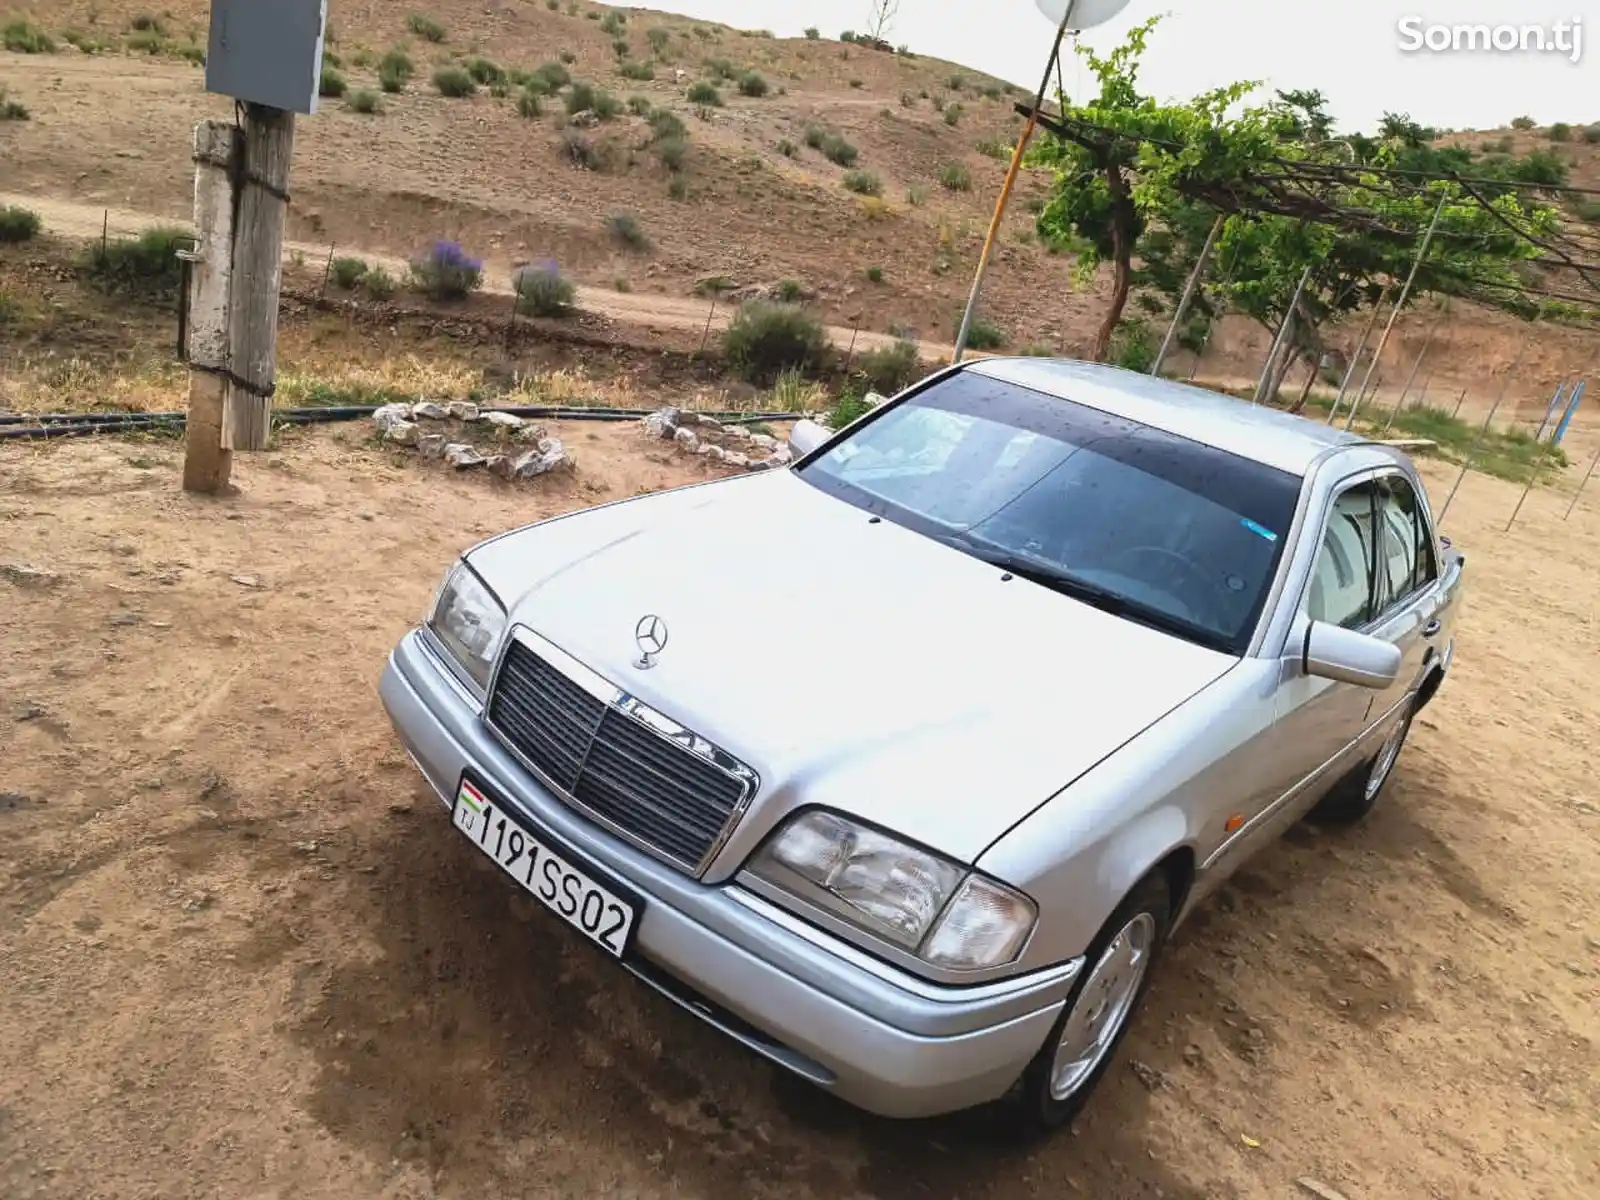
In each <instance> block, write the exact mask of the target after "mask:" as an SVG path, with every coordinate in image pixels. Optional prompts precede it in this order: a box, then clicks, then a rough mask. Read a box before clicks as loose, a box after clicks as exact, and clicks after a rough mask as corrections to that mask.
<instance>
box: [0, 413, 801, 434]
mask: <svg viewBox="0 0 1600 1200" xmlns="http://www.w3.org/2000/svg"><path fill="white" fill-rule="evenodd" d="M377 411H378V409H377V406H357V407H347V408H289V409H282V410H279V411H276V412H274V413H273V414H272V416H273V419H274V420H276V421H281V422H283V423H284V424H287V425H321V424H331V423H332V422H335V421H358V420H361V419H362V418H363V417H370V416H371V415H372V414H373V413H375V412H377ZM479 411H480V412H501V413H507V414H509V415H511V416H514V417H523V418H526V419H535V418H538V419H543V420H547V421H638V420H641V419H643V418H644V417H648V416H650V415H652V414H653V413H655V412H658V411H660V410H659V409H641V408H552V407H534V408H527V407H524V408H485V409H480V410H479ZM701 415H704V416H709V417H712V418H713V419H715V420H717V421H720V422H722V423H723V424H724V425H754V424H758V423H761V422H764V421H793V420H797V419H798V417H799V414H797V413H705V414H701ZM184 417H185V415H184V414H183V413H180V412H169V413H46V414H44V415H41V416H26V415H23V414H19V413H0V441H11V440H27V441H33V440H44V439H53V438H68V437H91V436H93V435H94V434H97V433H139V432H145V431H152V430H159V431H161V432H164V433H176V432H179V431H181V430H182V429H183V427H184ZM28 421H33V422H37V423H36V424H33V425H28V424H25V422H28Z"/></svg>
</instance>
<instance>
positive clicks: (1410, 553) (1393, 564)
mask: <svg viewBox="0 0 1600 1200" xmlns="http://www.w3.org/2000/svg"><path fill="white" fill-rule="evenodd" d="M1418 508H1419V505H1418V504H1417V494H1416V492H1414V491H1412V489H1411V484H1409V483H1408V482H1406V480H1404V479H1401V478H1399V477H1398V476H1388V477H1386V478H1384V479H1382V480H1380V481H1379V484H1378V524H1379V530H1380V536H1381V540H1380V542H1379V544H1378V546H1379V549H1378V567H1379V570H1378V575H1379V578H1378V589H1379V592H1380V593H1381V599H1380V600H1379V602H1378V610H1379V611H1380V612H1383V611H1385V610H1387V609H1388V608H1390V607H1392V606H1393V605H1396V604H1399V603H1401V602H1402V601H1404V600H1405V599H1406V597H1408V596H1410V595H1411V593H1412V592H1414V591H1416V590H1417V588H1418V587H1420V586H1421V584H1420V583H1419V582H1418V579H1417V522H1418V519H1419V516H1420V514H1419V512H1418Z"/></svg>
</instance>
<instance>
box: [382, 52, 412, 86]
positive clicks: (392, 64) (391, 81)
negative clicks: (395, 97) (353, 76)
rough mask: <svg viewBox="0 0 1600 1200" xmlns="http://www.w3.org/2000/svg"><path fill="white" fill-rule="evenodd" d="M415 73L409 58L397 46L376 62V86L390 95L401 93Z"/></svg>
mask: <svg viewBox="0 0 1600 1200" xmlns="http://www.w3.org/2000/svg"><path fill="white" fill-rule="evenodd" d="M416 72H417V68H416V64H415V63H413V62H412V61H411V56H410V55H409V54H407V53H406V52H405V51H404V50H402V49H400V48H399V47H398V46H397V47H395V48H394V49H393V50H390V51H389V52H388V53H387V54H385V55H384V56H383V58H381V59H380V60H379V61H378V86H379V87H381V88H383V90H384V91H386V92H389V93H391V94H392V93H396V92H403V91H405V88H406V84H408V83H410V82H411V77H412V76H413V75H415V74H416Z"/></svg>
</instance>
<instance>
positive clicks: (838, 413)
mask: <svg viewBox="0 0 1600 1200" xmlns="http://www.w3.org/2000/svg"><path fill="white" fill-rule="evenodd" d="M871 411H872V405H870V404H868V403H867V401H866V399H865V398H864V397H862V396H858V395H856V394H855V393H854V392H849V391H847V392H844V393H842V394H841V395H840V397H839V399H838V402H837V403H835V404H834V406H833V407H832V408H831V409H829V410H828V415H827V416H826V417H825V418H824V419H823V424H825V425H826V426H827V427H828V428H829V429H843V428H844V427H845V426H846V425H852V424H854V423H855V422H856V421H859V420H860V419H861V418H862V417H864V416H866V415H867V414H868V413H869V412H871Z"/></svg>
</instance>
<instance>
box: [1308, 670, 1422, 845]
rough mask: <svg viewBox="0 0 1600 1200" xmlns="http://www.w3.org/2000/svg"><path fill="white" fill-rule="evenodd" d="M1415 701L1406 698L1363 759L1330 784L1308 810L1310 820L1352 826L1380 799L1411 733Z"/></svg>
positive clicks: (1414, 714)
mask: <svg viewBox="0 0 1600 1200" xmlns="http://www.w3.org/2000/svg"><path fill="white" fill-rule="evenodd" d="M1416 713H1417V709H1416V701H1415V700H1408V701H1407V702H1406V708H1405V711H1404V712H1403V713H1402V714H1401V715H1400V716H1399V717H1398V718H1396V720H1395V723H1394V725H1393V726H1391V728H1390V730H1389V732H1388V733H1387V734H1386V735H1385V736H1384V739H1383V741H1381V742H1380V743H1379V744H1378V748H1377V750H1375V751H1374V752H1373V753H1372V754H1371V755H1369V756H1368V757H1367V758H1364V759H1362V760H1361V762H1360V763H1359V764H1358V765H1357V766H1356V767H1355V768H1354V769H1352V770H1351V771H1350V773H1349V774H1348V775H1346V776H1345V777H1344V778H1343V779H1341V780H1340V781H1339V782H1338V783H1336V784H1334V786H1333V789H1332V790H1331V791H1329V792H1328V794H1327V795H1326V796H1324V797H1323V798H1322V799H1321V801H1319V802H1318V804H1317V806H1316V808H1315V809H1313V810H1312V820H1313V821H1320V822H1322V823H1323V824H1325V825H1354V824H1355V823H1356V822H1358V821H1360V820H1362V819H1363V818H1364V817H1366V816H1367V814H1368V813H1370V812H1371V811H1372V810H1373V809H1375V808H1377V807H1378V801H1379V800H1382V799H1383V795H1384V793H1385V792H1387V791H1388V790H1389V783H1390V781H1391V780H1392V779H1394V771H1395V767H1396V766H1397V765H1398V764H1399V762H1400V754H1401V752H1402V751H1403V750H1404V749H1405V747H1406V739H1407V738H1408V737H1410V736H1411V720H1412V718H1413V717H1415V716H1416Z"/></svg>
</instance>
